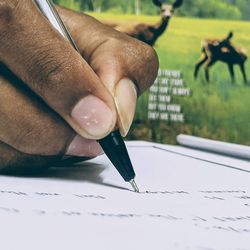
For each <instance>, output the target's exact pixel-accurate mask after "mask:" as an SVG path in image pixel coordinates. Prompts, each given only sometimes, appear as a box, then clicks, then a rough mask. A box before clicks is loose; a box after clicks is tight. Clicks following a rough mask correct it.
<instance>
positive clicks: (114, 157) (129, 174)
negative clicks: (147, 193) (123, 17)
mask: <svg viewBox="0 0 250 250" xmlns="http://www.w3.org/2000/svg"><path fill="white" fill-rule="evenodd" d="M34 2H35V3H36V5H37V7H38V8H39V9H40V11H41V12H42V14H43V15H44V16H45V17H46V18H47V19H48V21H49V22H50V23H51V24H52V25H53V27H54V28H55V29H56V30H57V31H58V32H59V33H60V34H61V35H62V36H63V37H64V38H65V39H66V40H68V41H69V42H70V43H71V45H72V46H73V47H74V48H75V49H76V50H77V51H78V52H79V53H80V51H79V49H78V48H77V45H76V43H75V42H74V40H73V38H72V36H71V35H70V33H69V31H68V29H67V28H66V26H65V25H64V23H63V21H62V19H61V18H60V16H59V14H58V12H57V10H56V8H55V6H54V4H53V2H52V0H34ZM98 142H99V143H100V145H101V147H102V149H103V151H104V153H105V154H106V155H107V157H108V158H109V159H110V161H111V162H112V163H113V165H114V166H115V168H116V169H117V170H118V172H119V173H120V175H121V176H122V177H123V179H124V180H125V181H126V182H129V183H130V184H131V186H132V187H133V189H134V191H135V192H139V189H138V187H137V185H136V183H135V172H134V169H133V165H132V163H131V160H130V158H129V154H128V151H127V148H126V145H125V143H124V140H123V138H122V136H121V134H120V131H119V130H115V131H113V132H112V133H110V134H109V135H108V136H106V137H105V138H103V139H101V140H99V141H98Z"/></svg>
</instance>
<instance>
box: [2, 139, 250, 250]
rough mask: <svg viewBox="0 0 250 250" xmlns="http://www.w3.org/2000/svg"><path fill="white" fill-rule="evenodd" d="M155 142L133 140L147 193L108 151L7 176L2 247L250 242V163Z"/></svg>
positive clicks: (217, 248) (222, 248)
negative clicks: (73, 163)
mask: <svg viewBox="0 0 250 250" xmlns="http://www.w3.org/2000/svg"><path fill="white" fill-rule="evenodd" d="M152 145H154V144H152ZM152 145H151V144H149V143H139V144H135V143H130V144H129V147H128V150H129V153H130V155H131V159H132V161H133V163H134V166H135V171H136V173H137V178H136V182H137V184H138V186H139V188H140V189H141V193H140V194H137V193H134V192H132V191H129V190H128V189H130V186H129V184H127V183H124V182H123V180H122V179H121V177H120V176H119V174H118V173H117V172H116V170H115V168H114V167H112V166H111V164H110V163H109V161H108V159H107V158H106V157H105V156H101V157H99V158H97V159H94V160H92V161H90V162H88V163H84V164H81V166H78V167H74V168H67V169H51V170H48V171H47V172H46V173H45V174H44V175H43V176H40V177H22V178H20V177H4V176H2V177H0V222H1V224H0V225H1V227H0V228H1V229H0V235H1V236H0V237H1V249H4V250H14V249H25V250H29V249H30V250H31V249H32V250H33V249H36V250H37V249H60V250H64V249H74V250H78V249H98V250H99V249H104V250H113V249H114V250H123V249H124V250H125V249H126V250H128V249H129V250H131V249H132V250H134V249H143V250H147V249H150V250H152V249H156V250H168V249H169V250H172V249H173V250H175V249H177V250H186V249H195V250H196V249H197V250H248V249H250V184H249V183H250V175H249V172H247V165H249V170H250V164H249V162H246V161H241V160H233V159H232V161H231V159H230V158H227V162H228V163H229V164H236V163H237V166H235V167H237V168H231V167H226V166H223V165H216V164H214V163H211V162H207V161H202V160H198V159H195V158H192V157H187V156H184V155H185V154H187V153H190V149H189V150H188V151H186V149H182V148H181V147H174V146H162V147H160V146H158V147H157V148H156V147H153V146H152ZM169 151H171V152H169ZM174 151H176V152H177V153H178V154H175V153H174ZM193 152H194V151H193ZM205 155H206V153H202V154H201V155H200V157H201V158H202V157H204V156H205ZM208 155H209V156H210V157H209V159H210V160H211V161H212V160H213V159H212V155H211V154H208ZM195 157H196V158H198V157H197V155H196V156H195ZM218 158H220V157H219V156H215V159H216V160H218ZM222 159H223V160H224V161H225V159H226V158H225V157H224V158H222ZM241 165H242V166H244V169H242V170H241V169H240V167H241Z"/></svg>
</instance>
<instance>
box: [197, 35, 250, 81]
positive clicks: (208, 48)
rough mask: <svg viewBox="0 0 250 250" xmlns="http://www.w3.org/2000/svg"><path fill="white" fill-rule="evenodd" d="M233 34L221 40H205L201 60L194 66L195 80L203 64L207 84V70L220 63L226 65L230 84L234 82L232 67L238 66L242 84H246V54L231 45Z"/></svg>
mask: <svg viewBox="0 0 250 250" xmlns="http://www.w3.org/2000/svg"><path fill="white" fill-rule="evenodd" d="M232 37H233V32H230V33H229V34H228V36H227V37H226V38H225V39H223V40H219V39H206V40H205V41H204V42H203V45H202V58H201V60H200V61H199V62H198V63H197V64H196V65H195V72H194V77H195V78H197V76H198V73H199V69H200V67H201V66H202V65H203V64H204V63H205V76H206V80H207V82H210V77H209V68H210V67H211V66H213V65H214V64H215V63H216V62H218V61H221V62H224V63H226V64H227V65H228V69H229V73H230V76H231V79H232V82H233V83H234V81H235V75H234V65H237V64H238V65H239V66H240V70H241V72H242V75H243V78H244V82H245V84H247V75H246V70H245V62H246V60H247V52H246V50H245V49H243V48H240V47H237V46H235V45H233V44H232V42H231V39H232Z"/></svg>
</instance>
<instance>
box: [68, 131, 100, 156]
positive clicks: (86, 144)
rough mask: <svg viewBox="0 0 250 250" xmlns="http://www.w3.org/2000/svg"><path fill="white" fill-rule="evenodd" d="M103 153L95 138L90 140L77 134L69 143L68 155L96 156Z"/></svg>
mask: <svg viewBox="0 0 250 250" xmlns="http://www.w3.org/2000/svg"><path fill="white" fill-rule="evenodd" d="M102 153H103V150H102V148H101V146H100V144H99V143H98V142H96V141H95V140H88V139H85V138H82V137H81V136H79V135H76V136H75V138H74V139H73V141H72V142H71V144H70V145H69V147H68V149H67V151H66V153H65V155H66V156H83V157H84V156H85V157H95V156H98V155H100V154H102Z"/></svg>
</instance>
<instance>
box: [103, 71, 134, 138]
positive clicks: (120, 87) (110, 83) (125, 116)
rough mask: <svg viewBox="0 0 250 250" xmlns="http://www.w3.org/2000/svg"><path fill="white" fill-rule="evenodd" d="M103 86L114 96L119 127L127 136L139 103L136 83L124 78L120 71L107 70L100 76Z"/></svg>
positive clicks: (123, 134)
mask: <svg viewBox="0 0 250 250" xmlns="http://www.w3.org/2000/svg"><path fill="white" fill-rule="evenodd" d="M99 77H100V79H101V80H102V82H103V84H104V85H105V86H106V87H107V88H108V90H109V91H110V93H111V94H112V96H113V98H114V101H115V106H116V109H117V126H118V128H119V130H120V132H121V134H122V136H124V137H125V136H126V135H127V134H128V131H129V129H130V127H131V124H132V122H133V118H134V115H135V110H136V102H137V89H136V85H135V84H134V82H133V81H132V80H131V79H130V78H128V77H122V74H119V71H117V69H116V70H114V69H105V70H103V71H102V73H101V74H99Z"/></svg>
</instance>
